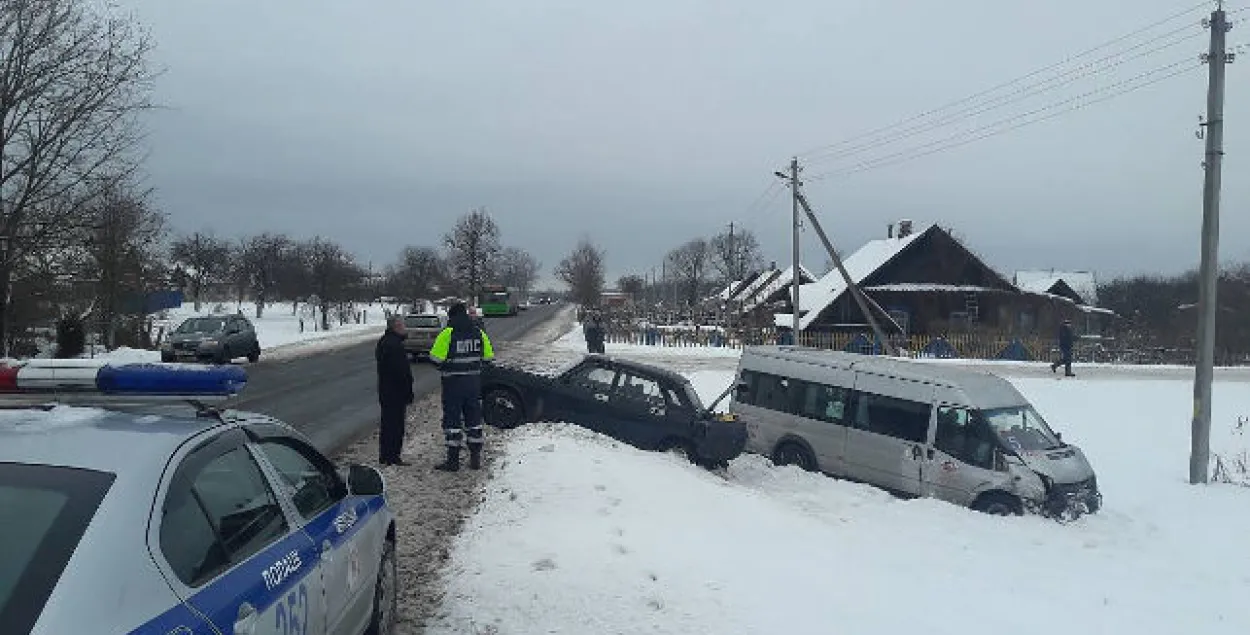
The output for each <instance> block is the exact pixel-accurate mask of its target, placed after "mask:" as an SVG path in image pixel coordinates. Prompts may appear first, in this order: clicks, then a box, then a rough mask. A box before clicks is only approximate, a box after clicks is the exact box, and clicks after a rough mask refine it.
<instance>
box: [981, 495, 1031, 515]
mask: <svg viewBox="0 0 1250 635" xmlns="http://www.w3.org/2000/svg"><path fill="white" fill-rule="evenodd" d="M972 509H974V510H976V511H979V512H982V513H986V514H989V515H991V516H1019V515H1020V514H1021V513H1023V506H1022V505H1021V504H1020V499H1018V498H1016V497H1015V496H1012V495H1011V494H1008V493H1006V492H986V493H984V494H982V495H981V496H980V497H978V498H977V500H976V501H975V502H973V503H972Z"/></svg>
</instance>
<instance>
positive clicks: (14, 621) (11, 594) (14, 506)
mask: <svg viewBox="0 0 1250 635" xmlns="http://www.w3.org/2000/svg"><path fill="white" fill-rule="evenodd" d="M112 483H113V475H112V474H106V473H103V472H94V471H90V470H78V469H72V468H64V467H50V466H43V465H23V464H17V463H0V527H3V528H4V536H5V537H4V540H0V562H3V563H4V566H3V567H0V624H4V625H5V631H4V632H5V633H16V634H19V635H24V634H26V633H29V632H30V631H31V629H32V628H33V627H34V625H35V622H36V621H37V620H38V618H39V615H40V613H42V612H43V607H44V604H45V603H46V602H47V600H48V596H49V595H51V593H52V590H53V589H54V588H55V587H56V583H57V580H58V579H60V577H61V572H62V571H63V570H64V568H65V565H66V563H68V562H69V558H70V556H71V555H73V553H74V550H75V549H76V548H77V547H78V541H79V540H80V539H81V538H82V535H83V532H84V531H86V528H87V525H88V524H90V522H91V518H92V517H93V516H94V515H95V511H96V508H97V507H98V506H99V504H100V501H101V500H102V499H103V498H104V494H105V492H107V491H108V488H109V487H110V486H111V485H112ZM10 628H12V629H14V630H9V629H10Z"/></svg>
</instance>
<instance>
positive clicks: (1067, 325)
mask: <svg viewBox="0 0 1250 635" xmlns="http://www.w3.org/2000/svg"><path fill="white" fill-rule="evenodd" d="M1059 353H1060V355H1061V357H1060V358H1059V361H1056V362H1052V363H1051V364H1050V372H1052V373H1053V372H1055V370H1056V369H1058V368H1059V367H1060V366H1063V374H1064V376H1065V377H1076V375H1074V374H1072V320H1064V321H1063V324H1062V325H1061V326H1060V327H1059Z"/></svg>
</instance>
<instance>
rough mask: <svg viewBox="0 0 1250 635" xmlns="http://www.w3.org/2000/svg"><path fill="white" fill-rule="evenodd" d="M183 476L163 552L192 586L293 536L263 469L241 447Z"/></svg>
mask: <svg viewBox="0 0 1250 635" xmlns="http://www.w3.org/2000/svg"><path fill="white" fill-rule="evenodd" d="M185 464H186V465H193V466H194V467H193V468H192V469H191V470H190V471H189V473H184V474H178V475H177V476H176V477H175V480H174V483H173V485H172V486H171V489H170V493H169V495H168V496H167V498H166V501H165V507H164V513H163V516H162V519H161V531H160V542H161V552H162V553H163V554H164V555H165V559H166V560H168V561H169V564H170V567H171V568H172V569H173V570H174V572H175V574H177V576H178V578H179V579H180V580H182V581H183V582H184V583H186V584H187V585H188V586H197V585H199V584H202V583H204V582H206V581H207V580H209V579H211V578H212V577H214V576H215V575H217V574H218V573H220V572H221V571H223V570H225V569H226V568H228V567H229V566H230V565H233V564H238V563H240V562H242V561H244V560H246V559H247V558H248V557H250V556H252V555H253V554H255V553H256V552H258V551H260V550H261V549H264V548H265V547H267V546H269V545H270V544H272V543H274V542H277V541H278V540H280V539H282V538H283V537H284V536H285V535H286V534H287V531H288V526H287V522H286V517H285V516H284V515H283V513H282V508H281V507H280V506H279V505H278V501H277V499H276V498H275V497H274V495H273V492H272V491H270V489H269V486H268V485H267V484H266V482H265V477H264V475H263V474H261V471H260V466H258V465H257V464H256V461H255V460H253V459H252V456H251V455H250V454H248V452H247V450H246V449H245V448H243V447H242V446H237V447H235V448H233V449H230V450H228V451H226V452H224V453H222V454H220V455H217V456H215V457H213V458H210V459H208V460H206V461H204V462H203V463H202V464H199V460H198V459H197V458H196V457H195V456H194V454H193V455H192V456H191V457H188V460H187V461H186V462H185Z"/></svg>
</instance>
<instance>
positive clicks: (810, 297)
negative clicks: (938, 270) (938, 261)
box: [799, 225, 938, 330]
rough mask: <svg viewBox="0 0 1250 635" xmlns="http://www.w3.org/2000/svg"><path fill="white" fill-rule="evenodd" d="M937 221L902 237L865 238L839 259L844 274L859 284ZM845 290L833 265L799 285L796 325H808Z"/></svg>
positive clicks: (840, 274) (805, 326) (934, 228)
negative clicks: (862, 242) (814, 278)
mask: <svg viewBox="0 0 1250 635" xmlns="http://www.w3.org/2000/svg"><path fill="white" fill-rule="evenodd" d="M937 228H938V227H937V225H928V226H926V227H923V228H920V229H919V230H918V231H915V232H913V233H910V234H907V235H906V236H904V237H902V238H898V237H897V236H895V237H890V238H881V239H877V240H870V241H868V242H867V243H866V244H865V245H864V246H863V247H860V248H859V249H858V250H856V251H855V253H853V254H851V255H850V257H848V258H846V259H844V260H843V261H842V266H843V267H844V268H845V269H846V273H847V275H848V276H849V277H850V278H851V280H852V281H854V282H855V284H857V285H858V284H861V283H862V282H863V281H864V279H865V278H867V277H868V276H870V275H872V274H873V273H876V272H877V270H879V269H881V268H882V267H884V266H885V265H887V264H889V263H890V262H891V261H892V260H894V259H895V258H897V257H898V255H899V254H901V253H903V252H904V251H905V250H906V249H907V248H908V247H910V246H912V245H913V244H915V243H916V242H917V241H919V240H920V239H921V238H922V237H924V236H928V235H929V234H931V233H932V232H934V231H936V230H937ZM846 290H847V286H846V280H845V279H843V277H842V273H841V272H840V271H838V269H837V267H834V268H833V270H832V271H830V272H829V273H827V274H825V276H824V277H823V278H821V279H819V280H817V281H816V282H814V283H812V284H805V285H803V286H801V287H799V313H800V316H801V317H800V318H799V328H800V329H803V330H806V329H807V328H808V327H809V326H811V324H812V322H814V321H815V320H816V319H817V318H818V317H819V316H820V313H821V312H822V311H824V310H825V309H826V308H828V307H829V306H830V305H832V304H833V303H834V302H836V301H837V299H838V298H839V297H841V296H842V294H843V293H845V292H846Z"/></svg>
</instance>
